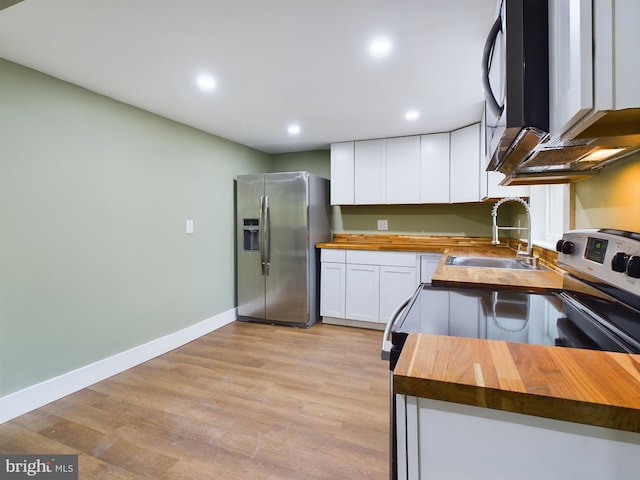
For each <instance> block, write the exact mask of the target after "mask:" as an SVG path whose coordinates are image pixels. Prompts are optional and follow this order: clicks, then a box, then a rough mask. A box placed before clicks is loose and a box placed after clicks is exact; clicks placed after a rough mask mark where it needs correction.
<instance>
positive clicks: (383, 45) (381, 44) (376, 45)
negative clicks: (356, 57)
mask: <svg viewBox="0 0 640 480" xmlns="http://www.w3.org/2000/svg"><path fill="white" fill-rule="evenodd" d="M390 51H391V40H389V39H388V38H387V37H376V38H374V39H373V40H372V41H371V43H370V44H369V54H370V55H371V56H372V57H377V58H381V57H386V56H387V55H388V54H389V52H390Z"/></svg>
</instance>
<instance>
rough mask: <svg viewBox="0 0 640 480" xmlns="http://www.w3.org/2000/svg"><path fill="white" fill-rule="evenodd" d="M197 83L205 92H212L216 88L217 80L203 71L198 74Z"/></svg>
mask: <svg viewBox="0 0 640 480" xmlns="http://www.w3.org/2000/svg"><path fill="white" fill-rule="evenodd" d="M196 83H197V84H198V88H200V90H202V91H203V92H211V91H213V90H215V88H216V80H215V78H213V77H212V76H211V75H209V74H208V73H203V74H201V75H198V78H196Z"/></svg>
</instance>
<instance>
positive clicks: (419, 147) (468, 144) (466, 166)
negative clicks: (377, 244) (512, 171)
mask: <svg viewBox="0 0 640 480" xmlns="http://www.w3.org/2000/svg"><path fill="white" fill-rule="evenodd" d="M482 130H483V131H484V129H482ZM480 132H481V129H480V124H479V123H477V124H473V125H470V126H468V127H465V128H461V129H459V130H454V131H453V132H451V133H447V132H445V133H434V134H429V135H420V136H418V135H415V136H409V137H395V138H382V139H377V140H363V141H355V142H341V143H334V144H332V145H331V204H332V205H384V204H429V203H463V202H479V201H482V200H483V199H486V198H500V197H505V196H512V195H514V196H528V194H529V191H528V190H529V189H528V187H526V186H517V187H516V186H513V187H511V186H510V187H502V186H500V185H498V184H499V182H500V181H501V180H502V177H503V175H502V174H501V173H497V172H486V171H484V165H483V156H484V147H483V144H482V143H481V137H480Z"/></svg>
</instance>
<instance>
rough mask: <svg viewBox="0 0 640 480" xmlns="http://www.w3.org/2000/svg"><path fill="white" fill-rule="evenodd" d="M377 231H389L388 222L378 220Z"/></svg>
mask: <svg viewBox="0 0 640 480" xmlns="http://www.w3.org/2000/svg"><path fill="white" fill-rule="evenodd" d="M378 230H389V220H378Z"/></svg>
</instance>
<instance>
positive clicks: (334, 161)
mask: <svg viewBox="0 0 640 480" xmlns="http://www.w3.org/2000/svg"><path fill="white" fill-rule="evenodd" d="M353 180H354V142H342V143H333V144H331V205H353V204H354V202H355V197H354V192H353V186H354V183H353Z"/></svg>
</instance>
